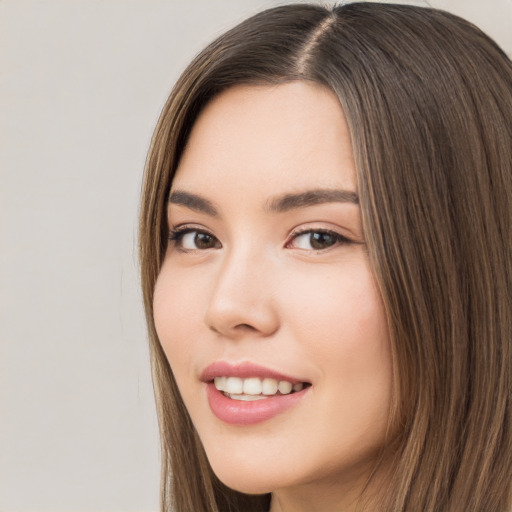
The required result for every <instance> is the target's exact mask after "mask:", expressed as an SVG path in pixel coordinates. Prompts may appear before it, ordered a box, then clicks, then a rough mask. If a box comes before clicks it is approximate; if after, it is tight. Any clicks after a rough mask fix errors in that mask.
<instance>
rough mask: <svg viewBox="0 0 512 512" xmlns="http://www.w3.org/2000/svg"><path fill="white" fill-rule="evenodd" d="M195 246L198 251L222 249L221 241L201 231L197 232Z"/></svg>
mask: <svg viewBox="0 0 512 512" xmlns="http://www.w3.org/2000/svg"><path fill="white" fill-rule="evenodd" d="M194 244H195V246H196V248H197V249H215V248H218V247H220V244H219V241H218V240H217V239H216V238H215V237H214V236H212V235H210V234H209V233H203V232H201V231H196V232H195V236H194Z"/></svg>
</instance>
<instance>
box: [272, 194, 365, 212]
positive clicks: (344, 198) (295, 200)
mask: <svg viewBox="0 0 512 512" xmlns="http://www.w3.org/2000/svg"><path fill="white" fill-rule="evenodd" d="M322 203H352V204H359V197H358V195H357V194H356V193H355V192H352V191H351V190H343V189H315V190H307V191H305V192H300V193H298V194H285V195H283V196H278V197H275V198H272V199H270V200H269V201H267V204H266V209H267V210H268V211H270V212H273V213H283V212H287V211H289V210H294V209H297V208H306V207H308V206H314V205H316V204H322Z"/></svg>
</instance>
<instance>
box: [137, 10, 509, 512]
mask: <svg viewBox="0 0 512 512" xmlns="http://www.w3.org/2000/svg"><path fill="white" fill-rule="evenodd" d="M292 80H306V81H310V82H314V83H317V84H322V85H323V86H325V87H327V88H328V89H330V90H331V91H333V92H334V93H335V94H336V95H337V97H338V98H339V102H340V105H341V107H342V109H343V111H344V113H345V116H346V120H347V123H348V127H349V131H350V136H351V141H352V146H353V151H354V158H355V164H356V169H357V180H358V181H357V187H358V194H359V197H360V205H361V211H362V219H363V229H364V233H365V238H366V243H367V247H368V253H369V258H370V263H371V267H372V271H373V273H374V275H375V278H376V281H377V283H378V286H379V289H380V293H381V295H382V300H383V303H384V307H385V311H386V315H387V320H388V325H389V330H390V339H391V345H392V357H393V368H394V372H393V373H394V400H393V404H392V410H391V420H390V425H393V426H394V427H395V428H394V430H395V431H398V435H397V436H394V437H393V438H391V437H390V439H389V443H387V445H386V447H385V448H384V450H383V453H382V457H381V458H380V459H379V462H378V463H380V464H381V465H382V467H384V463H386V464H385V467H387V468H391V471H389V473H387V477H388V479H387V480H386V486H385V487H383V488H382V489H381V491H382V492H381V494H380V495H379V503H380V504H381V505H380V506H381V508H379V512H380V511H386V512H462V511H464V512H466V511H467V512H510V510H512V498H511V494H512V491H511V488H512V423H511V380H512V379H511V374H512V373H511V372H512V360H511V343H512V64H511V62H510V60H509V59H508V58H507V56H506V55H505V54H504V53H503V51H502V50H501V49H500V48H499V47H498V46H497V45H496V44H495V43H494V42H493V41H492V40H491V39H490V38H489V37H487V36H486V35H485V34H483V33H482V32H481V31H480V30H479V29H477V28H476V27H475V26H473V25H472V24H470V23H469V22H466V21H464V20H462V19H461V18H458V17H457V16H454V15H452V14H449V13H447V12H444V11H440V10H436V9H430V8H422V7H413V6H406V5H392V4H378V3H369V2H368V3H365V2H364V3H351V4H346V5H341V6H336V7H333V8H326V7H322V6H319V5H305V4H296V5H285V6H281V7H276V8H273V9H269V10H267V11H264V12H262V13H260V14H257V15H255V16H253V17H252V18H250V19H248V20H246V21H244V22H242V23H241V24H239V25H238V26H236V27H235V28H233V29H231V30H230V31H228V32H226V33H225V34H224V35H222V36H221V37H219V38H218V39H217V40H215V41H214V42H213V43H211V44H210V45H209V46H208V47H207V48H206V49H205V50H204V51H203V52H202V53H200V54H199V55H198V56H197V57H196V58H195V59H194V61H193V62H192V63H191V64H190V65H189V66H188V67H187V69H186V70H185V71H184V73H183V74H182V76H181V78H180V79H179V80H178V82H177V84H176V86H175V87H174V89H173V91H172V93H171V95H170V97H169V99H168V101H167V103H166V105H165V107H164V108H163V111H162V114H161V117H160V120H159V122H158V125H157V127H156V130H155V133H154V136H153V140H152V144H151V148H150V151H149V155H148V158H147V163H146V171H145V178H144V184H143V191H142V205H141V212H140V264H141V272H142V287H143V293H144V303H145V310H146V315H147V323H148V328H149V338H150V344H151V362H152V371H153V379H154V387H155V395H156V401H157V408H158V415H159V425H160V433H161V443H162V482H161V484H162V487H161V489H162V491H161V492H162V511H165V512H170V511H171V510H175V511H176V512H227V511H233V512H235V511H236V512H249V511H259V512H261V511H263V510H268V506H269V500H270V497H269V495H265V496H249V495H244V494H242V493H239V492H236V491H234V490H231V489H229V488H228V487H226V486H225V485H224V484H222V483H221V482H220V481H219V480H218V479H217V477H216V476H215V475H214V474H213V472H212V470H211V468H210V466H209V463H208V461H207V458H206V455H205V452H204V449H203V447H202V445H201V442H200V440H199V438H198V435H197V433H196V431H195V429H194V426H193V424H192V422H191V420H190V417H189V415H188V413H187V410H186V408H185V406H184V404H183V401H182V399H181V397H180V394H179V391H178V389H177V386H176V383H175V380H174V377H173V375H172V372H171V370H170V367H169V364H168V362H167V360H166V357H165V354H164V352H163V350H162V347H161V345H160V343H159V341H158V337H157V334H156V331H155V326H154V321H153V309H152V304H153V290H154V287H155V282H156V279H157V276H158V273H159V270H160V267H161V265H162V261H163V258H164V255H165V252H166V248H167V239H168V227H167V223H166V210H167V201H168V195H169V190H170V187H171V182H172V179H173V175H174V173H175V171H176V168H177V166H178V163H179V160H180V157H181V155H182V153H183V150H184V147H185V145H186V143H187V138H188V136H189V134H190V132H191V129H192V127H193V125H194V122H195V120H196V119H197V117H198V114H199V113H200V112H201V111H202V109H203V108H204V107H205V105H206V104H207V103H208V102H209V101H211V100H212V98H214V97H215V96H217V95H218V94H219V93H220V92H222V91H224V90H226V89H227V88H229V87H233V86H235V85H240V84H245V85H248V84H258V85H261V84H269V85H271V84H280V83H284V82H289V81H292ZM326 421H328V418H326ZM392 430H393V429H391V427H390V431H392ZM377 470H378V468H376V472H377Z"/></svg>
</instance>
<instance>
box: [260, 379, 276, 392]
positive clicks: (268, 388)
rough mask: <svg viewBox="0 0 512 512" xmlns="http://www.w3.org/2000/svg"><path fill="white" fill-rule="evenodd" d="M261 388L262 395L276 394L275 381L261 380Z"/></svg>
mask: <svg viewBox="0 0 512 512" xmlns="http://www.w3.org/2000/svg"><path fill="white" fill-rule="evenodd" d="M261 388H262V392H263V394H264V395H275V394H276V393H277V380H275V379H263V382H262V385H261Z"/></svg>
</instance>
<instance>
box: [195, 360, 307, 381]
mask: <svg viewBox="0 0 512 512" xmlns="http://www.w3.org/2000/svg"><path fill="white" fill-rule="evenodd" d="M215 377H239V378H241V379H246V378H249V377H259V378H260V379H265V378H267V379H275V380H286V381H288V382H291V383H292V384H298V383H300V382H307V381H306V380H304V379H299V378H296V377H292V376H290V375H285V374H284V373H281V372H278V371H275V370H272V369H270V368H265V367H264V366H260V365H258V364H254V363H250V362H241V363H228V362H227V361H216V362H215V363H212V364H210V365H209V366H207V367H206V368H205V369H204V370H203V371H202V372H201V377H200V379H201V381H203V382H211V381H212V380H213V379H214V378H215Z"/></svg>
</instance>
